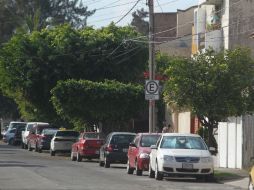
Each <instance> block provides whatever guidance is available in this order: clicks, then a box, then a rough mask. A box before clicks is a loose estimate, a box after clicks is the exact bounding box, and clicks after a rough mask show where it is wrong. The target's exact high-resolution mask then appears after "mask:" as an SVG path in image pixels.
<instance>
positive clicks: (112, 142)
mask: <svg viewBox="0 0 254 190" xmlns="http://www.w3.org/2000/svg"><path fill="white" fill-rule="evenodd" d="M135 136H136V134H135V133H128V132H113V133H110V134H109V135H108V136H107V138H106V141H105V144H104V145H103V146H102V147H101V148H100V160H99V165H100V166H101V167H102V166H104V167H105V168H109V167H110V164H113V163H122V164H126V163H127V160H128V157H127V152H128V148H129V144H130V142H132V141H133V139H134V138H135Z"/></svg>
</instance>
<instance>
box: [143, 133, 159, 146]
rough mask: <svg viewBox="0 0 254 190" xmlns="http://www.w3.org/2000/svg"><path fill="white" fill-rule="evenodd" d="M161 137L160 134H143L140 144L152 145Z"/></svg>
mask: <svg viewBox="0 0 254 190" xmlns="http://www.w3.org/2000/svg"><path fill="white" fill-rule="evenodd" d="M159 137H160V136H159V135H143V136H142V139H141V142H140V146H142V147H150V146H152V145H155V144H156V142H157V141H158V139H159Z"/></svg>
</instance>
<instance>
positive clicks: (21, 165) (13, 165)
mask: <svg viewBox="0 0 254 190" xmlns="http://www.w3.org/2000/svg"><path fill="white" fill-rule="evenodd" d="M1 167H24V168H26V167H39V168H45V167H46V166H42V165H36V164H35V165H33V164H31V165H30V164H0V168H1Z"/></svg>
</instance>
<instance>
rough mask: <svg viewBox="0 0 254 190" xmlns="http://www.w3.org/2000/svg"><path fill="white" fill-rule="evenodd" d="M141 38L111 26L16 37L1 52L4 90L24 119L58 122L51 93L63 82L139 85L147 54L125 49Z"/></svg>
mask: <svg viewBox="0 0 254 190" xmlns="http://www.w3.org/2000/svg"><path fill="white" fill-rule="evenodd" d="M138 35H139V34H138V33H137V32H135V31H134V30H133V29H132V28H131V27H117V26H115V25H113V24H112V25H110V26H108V27H105V28H102V29H92V28H85V29H82V30H76V29H74V28H72V27H70V26H68V25H63V26H59V27H56V28H54V29H51V30H42V31H41V32H33V33H32V34H31V35H28V34H26V35H16V36H14V37H13V38H12V39H11V40H10V41H9V42H8V43H6V44H5V45H4V46H3V48H2V49H1V51H0V81H1V82H0V88H1V89H2V90H3V91H4V92H5V94H7V95H8V96H9V97H11V98H13V99H14V100H15V101H16V103H17V104H18V106H19V109H20V111H21V114H22V116H24V117H25V118H26V119H31V120H35V119H36V120H46V121H54V120H56V119H57V118H58V117H57V115H56V113H55V110H54V108H53V105H52V103H51V102H50V97H51V94H50V90H51V89H52V88H54V87H55V85H56V84H57V81H59V80H67V79H77V80H79V79H86V80H91V81H103V80H104V79H110V80H112V79H113V80H118V81H122V82H127V83H128V82H137V81H139V80H140V77H141V76H142V72H143V70H144V68H145V65H146V63H147V49H146V47H144V46H142V45H140V46H139V45H136V44H135V43H132V42H128V43H122V41H123V40H124V39H126V38H132V37H136V36H138ZM117 47H118V48H117ZM114 50H115V51H114ZM130 50H132V51H130ZM112 52H113V53H112Z"/></svg>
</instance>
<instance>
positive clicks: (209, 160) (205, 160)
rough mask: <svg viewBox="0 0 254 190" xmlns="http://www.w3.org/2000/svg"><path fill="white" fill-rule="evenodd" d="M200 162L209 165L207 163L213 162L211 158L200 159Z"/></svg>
mask: <svg viewBox="0 0 254 190" xmlns="http://www.w3.org/2000/svg"><path fill="white" fill-rule="evenodd" d="M200 161H201V162H202V163H209V162H213V158H212V157H201V158H200Z"/></svg>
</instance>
